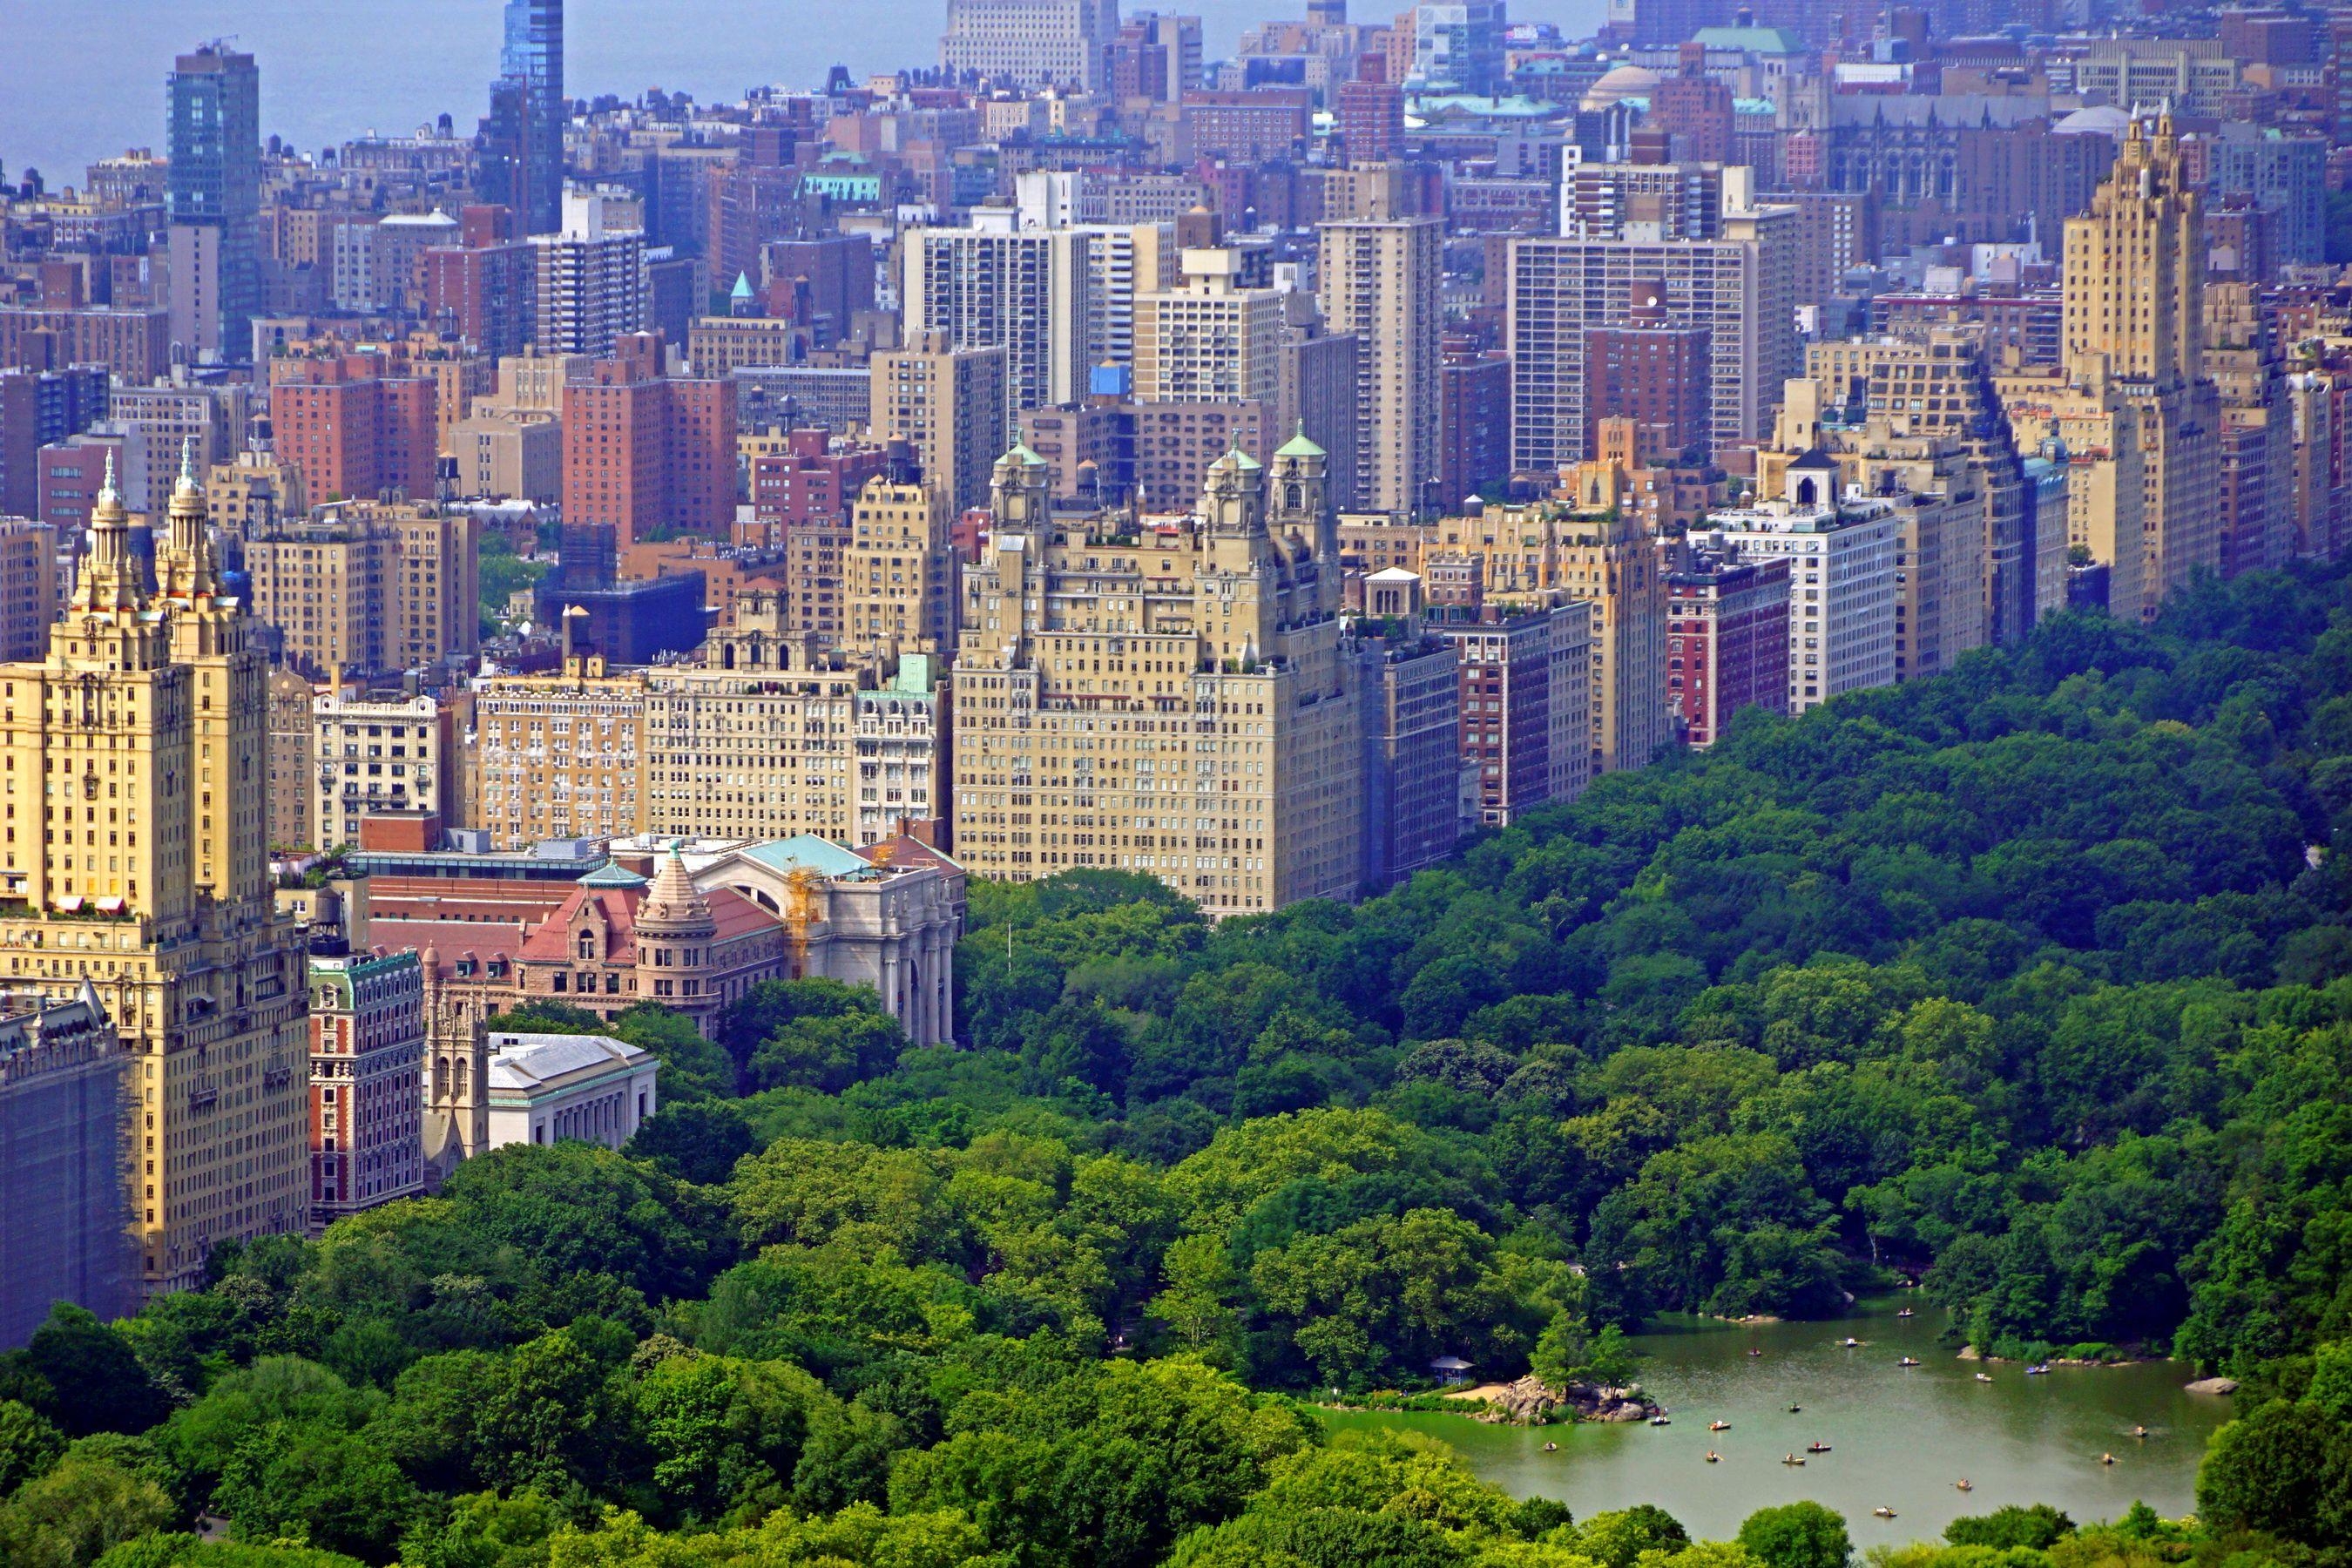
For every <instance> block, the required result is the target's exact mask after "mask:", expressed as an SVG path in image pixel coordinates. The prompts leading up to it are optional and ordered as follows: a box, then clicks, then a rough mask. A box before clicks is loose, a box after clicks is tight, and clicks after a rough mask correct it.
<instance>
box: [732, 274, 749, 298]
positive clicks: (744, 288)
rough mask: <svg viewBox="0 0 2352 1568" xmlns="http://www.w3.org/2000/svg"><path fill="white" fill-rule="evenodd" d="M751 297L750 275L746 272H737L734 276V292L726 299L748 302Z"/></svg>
mask: <svg viewBox="0 0 2352 1568" xmlns="http://www.w3.org/2000/svg"><path fill="white" fill-rule="evenodd" d="M728 298H729V299H730V300H748V299H750V298H751V274H750V273H748V272H738V273H737V274H735V288H734V290H733V291H732V292H731V293H730V294H729V295H728Z"/></svg>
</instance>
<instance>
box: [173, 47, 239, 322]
mask: <svg viewBox="0 0 2352 1568" xmlns="http://www.w3.org/2000/svg"><path fill="white" fill-rule="evenodd" d="M167 113H168V124H167V127H166V129H167V133H168V139H169V141H170V143H171V153H172V155H171V164H170V168H169V172H168V173H167V174H166V175H165V183H164V187H163V191H164V197H163V199H164V205H165V208H166V210H167V212H168V214H169V216H170V218H171V224H172V245H171V252H172V278H171V286H172V328H173V337H175V338H176V339H177V340H178V341H179V342H181V343H182V344H183V345H184V346H185V347H186V348H188V349H189V350H191V351H192V352H195V353H207V354H211V355H215V356H216V357H218V358H221V359H225V360H234V361H239V362H242V361H245V360H247V359H249V358H251V356H252V353H253V338H252V332H251V330H250V323H251V321H252V319H253V316H254V313H255V312H256V311H257V310H259V309H260V308H261V273H260V253H261V74H260V72H259V71H257V69H255V68H254V63H253V57H252V56H251V55H246V54H239V53H237V52H236V51H235V50H233V49H231V48H229V47H227V46H226V45H225V44H220V43H210V44H205V45H202V46H200V47H198V48H196V49H195V51H194V52H193V53H191V54H184V55H181V56H179V57H178V58H175V59H174V60H173V62H172V74H171V77H170V79H169V107H168V111H167Z"/></svg>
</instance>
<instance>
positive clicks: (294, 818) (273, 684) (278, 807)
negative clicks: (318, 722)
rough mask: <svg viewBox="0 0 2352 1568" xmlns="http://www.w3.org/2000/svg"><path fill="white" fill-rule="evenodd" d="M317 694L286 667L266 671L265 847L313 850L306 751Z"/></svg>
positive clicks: (308, 763) (307, 750)
mask: <svg viewBox="0 0 2352 1568" xmlns="http://www.w3.org/2000/svg"><path fill="white" fill-rule="evenodd" d="M317 696H318V694H317V693H316V692H315V691H313V690H312V689H310V682H309V681H307V680H305V679H302V678H301V677H300V676H299V675H297V674H295V673H294V672H293V671H292V670H290V669H273V670H271V671H270V672H269V847H271V848H272V849H311V848H316V847H317V840H316V839H315V837H313V829H312V826H311V825H312V822H313V821H314V819H313V817H312V816H311V815H310V791H311V789H312V787H313V786H312V784H311V783H310V748H311V726H312V724H313V722H314V720H313V718H312V715H311V711H310V705H311V703H312V702H313V701H314V700H316V699H317Z"/></svg>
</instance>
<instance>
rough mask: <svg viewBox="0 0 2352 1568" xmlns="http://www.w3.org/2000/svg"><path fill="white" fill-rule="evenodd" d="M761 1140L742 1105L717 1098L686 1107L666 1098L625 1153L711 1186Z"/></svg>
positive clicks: (683, 1178)
mask: <svg viewBox="0 0 2352 1568" xmlns="http://www.w3.org/2000/svg"><path fill="white" fill-rule="evenodd" d="M756 1142H758V1141H757V1139H756V1138H755V1136H754V1135H753V1133H752V1131H751V1122H750V1121H747V1120H746V1119H745V1118H744V1115H743V1111H742V1109H741V1108H740V1106H737V1105H734V1104H730V1103H729V1102H727V1101H725V1100H688V1101H687V1102H686V1103H685V1104H683V1105H680V1104H677V1102H675V1101H668V1100H666V1101H664V1102H663V1105H662V1108H661V1113H660V1114H659V1115H657V1116H656V1117H654V1118H653V1119H652V1120H650V1121H646V1122H645V1123H644V1124H643V1125H641V1126H640V1127H639V1128H638V1129H637V1131H636V1132H635V1135H634V1136H633V1137H631V1138H630V1140H629V1143H628V1147H627V1148H625V1149H624V1150H623V1151H622V1152H623V1153H625V1154H626V1155H628V1156H629V1157H630V1158H632V1159H635V1160H646V1161H649V1162H651V1163H654V1164H656V1165H658V1166H660V1167H661V1168H662V1169H663V1170H665V1171H667V1172H668V1173H670V1174H671V1175H673V1176H676V1177H677V1179H678V1180H680V1181H682V1182H698V1183H700V1184H703V1185H705V1186H710V1185H715V1184H718V1183H720V1182H723V1181H725V1180H726V1179H727V1178H728V1176H729V1174H730V1173H732V1172H733V1170H734V1169H735V1162H736V1161H738V1160H740V1159H741V1158H742V1157H743V1156H744V1155H746V1154H748V1153H750V1152H751V1150H752V1148H753V1147H754V1145H755V1144H756Z"/></svg>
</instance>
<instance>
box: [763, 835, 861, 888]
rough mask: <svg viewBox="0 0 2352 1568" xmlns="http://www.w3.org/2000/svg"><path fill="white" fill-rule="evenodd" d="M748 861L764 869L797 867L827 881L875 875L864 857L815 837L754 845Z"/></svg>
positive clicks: (829, 841) (780, 839)
mask: <svg viewBox="0 0 2352 1568" xmlns="http://www.w3.org/2000/svg"><path fill="white" fill-rule="evenodd" d="M743 855H744V858H746V859H751V860H757V861H758V862H759V863H760V864H761V865H762V866H768V867H772V868H774V869H776V870H779V871H789V870H791V869H792V868H794V867H795V866H804V867H806V868H808V869H810V870H812V871H814V872H816V873H817V874H818V875H820V876H825V877H854V876H856V875H858V874H859V873H861V872H863V873H866V874H867V875H871V874H872V872H873V870H874V867H873V865H872V864H871V863H870V862H868V861H867V860H866V858H865V857H864V856H862V855H853V854H851V853H850V852H849V851H848V850H846V849H845V848H843V847H841V846H840V845H838V844H835V842H834V841H833V840H832V839H830V838H819V837H817V836H816V835H815V834H814V833H803V834H801V835H799V836H798V837H793V838H779V839H775V840H773V841H772V842H770V843H766V844H754V845H752V846H751V847H750V848H749V849H746V850H744V851H743Z"/></svg>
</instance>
